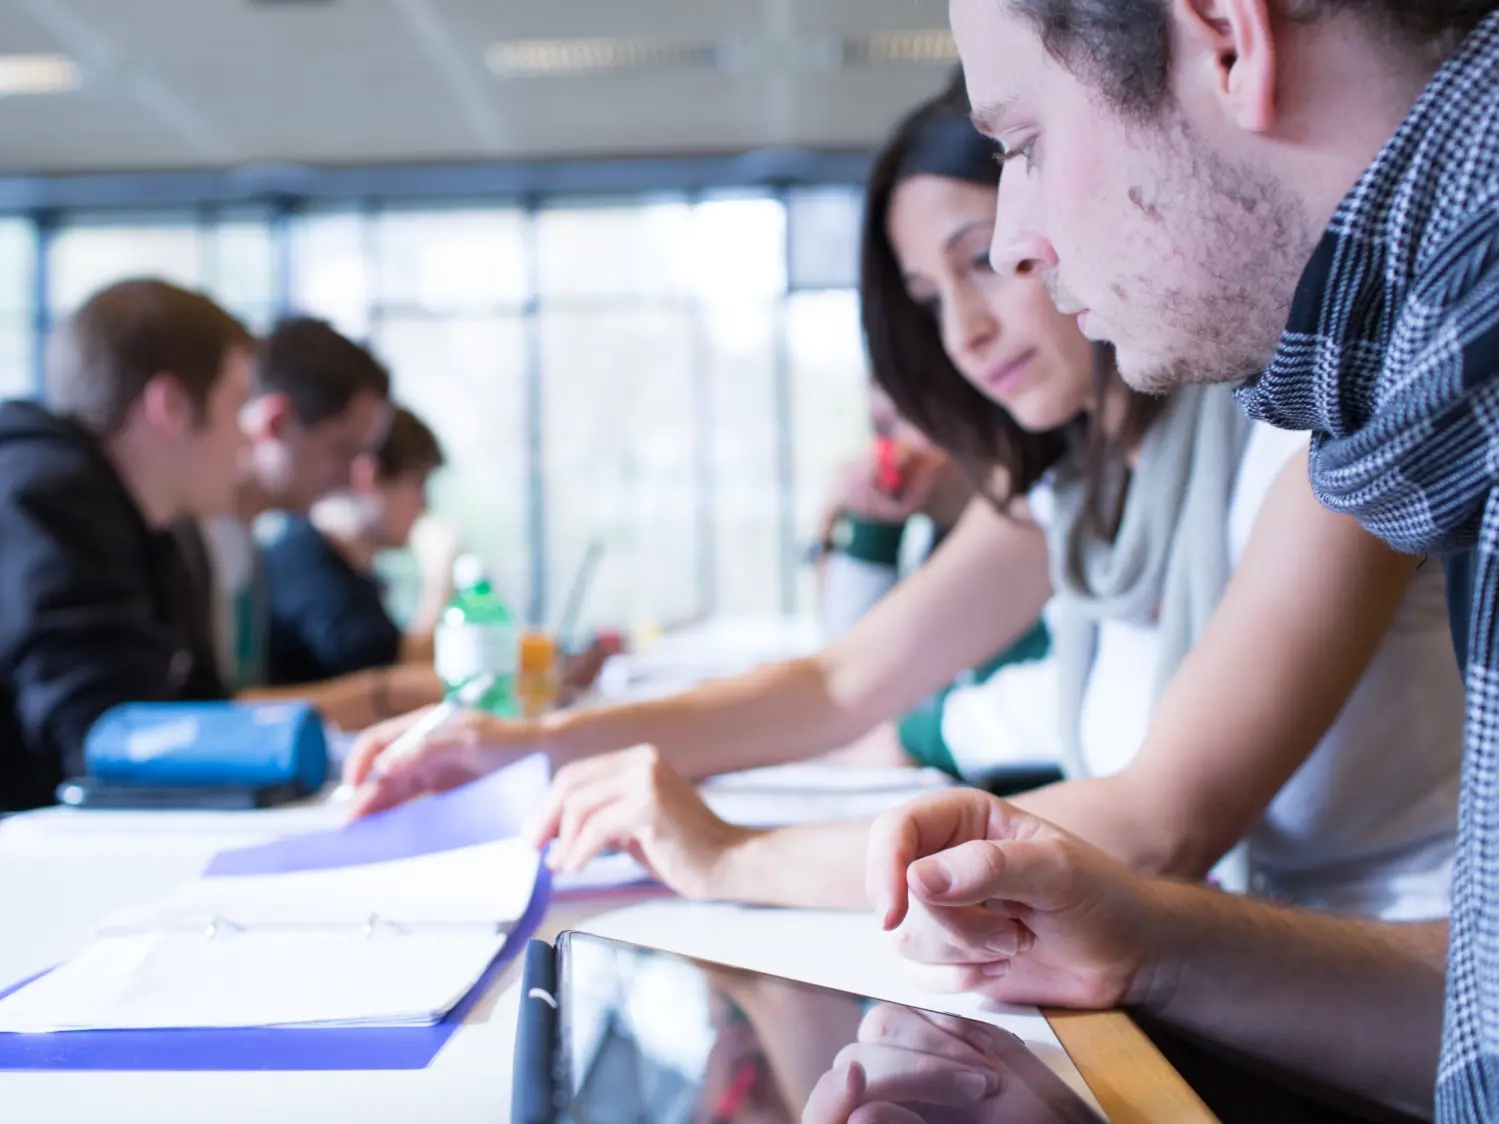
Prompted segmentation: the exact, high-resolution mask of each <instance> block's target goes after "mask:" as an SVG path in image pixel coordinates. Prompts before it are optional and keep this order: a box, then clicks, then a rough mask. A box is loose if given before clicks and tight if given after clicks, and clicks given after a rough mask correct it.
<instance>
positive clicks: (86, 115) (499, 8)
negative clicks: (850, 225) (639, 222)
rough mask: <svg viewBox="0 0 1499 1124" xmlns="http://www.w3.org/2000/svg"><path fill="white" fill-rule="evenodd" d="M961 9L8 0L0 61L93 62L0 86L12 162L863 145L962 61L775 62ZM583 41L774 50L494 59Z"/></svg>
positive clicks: (1, 9)
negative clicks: (653, 60)
mask: <svg viewBox="0 0 1499 1124" xmlns="http://www.w3.org/2000/svg"><path fill="white" fill-rule="evenodd" d="M946 16H947V5H946V3H945V2H944V0H322V2H316V3H308V2H302V3H287V2H285V0H283V2H282V3H272V4H269V5H268V4H264V3H257V2H255V0H0V54H8V53H20V52H56V53H61V54H64V55H67V56H70V57H72V58H73V59H75V60H76V61H77V62H78V63H79V65H80V66H81V68H82V73H83V76H84V82H83V85H82V88H80V89H78V90H76V91H72V92H68V93H60V94H47V95H39V96H21V97H9V98H3V99H0V174H17V173H26V172H70V171H97V170H118V169H131V170H140V169H163V170H168V169H182V168H209V167H224V166H231V165H240V164H247V163H249V164H260V163H279V162H287V161H290V162H296V163H311V164H320V165H348V164H367V163H385V162H408V161H427V160H493V159H496V158H506V157H525V158H535V157H578V156H603V155H612V154H681V153H691V152H735V151H743V150H748V149H755V148H761V147H765V146H785V145H791V146H802V147H809V148H864V147H867V146H869V145H871V144H872V143H874V142H875V141H876V140H877V139H878V138H879V137H880V136H881V135H882V133H883V132H884V131H885V130H886V129H887V128H888V126H889V125H890V123H891V121H893V120H894V119H895V117H896V116H897V115H898V114H899V113H900V112H901V111H902V110H904V109H905V108H907V107H908V106H909V105H911V104H912V103H914V102H915V101H917V100H918V99H920V98H921V97H923V96H925V95H926V94H928V93H930V92H931V91H932V90H933V89H934V88H936V87H937V86H938V85H939V84H940V83H941V81H942V80H943V77H944V74H945V73H946V65H947V64H944V63H911V62H901V63H886V64H881V65H871V64H858V63H849V64H846V65H843V64H838V63H836V62H834V63H825V64H819V63H807V62H801V63H797V62H784V61H776V60H779V59H784V58H785V57H786V56H787V55H788V53H789V54H790V55H792V56H795V55H796V54H797V48H798V46H800V47H802V48H807V47H808V46H809V45H813V46H815V45H819V44H821V45H823V46H827V45H828V44H837V43H838V42H840V41H844V40H848V39H857V38H858V37H860V36H865V35H869V34H872V33H881V32H888V31H896V30H916V29H932V28H942V27H943V26H944V25H945V22H946ZM574 38H590V39H592V38H626V39H630V40H639V39H652V40H666V41H669V42H690V43H702V44H713V45H715V46H717V47H721V48H725V49H727V50H729V51H738V52H739V54H738V56H736V57H743V56H744V54H745V53H746V52H748V54H749V55H750V56H751V57H755V58H759V59H762V60H764V59H766V58H767V56H768V57H769V60H770V61H761V62H759V63H757V64H755V65H752V66H750V67H748V68H747V69H746V68H739V69H733V70H720V69H715V68H711V67H706V66H699V67H696V68H693V67H666V68H658V69H643V70H631V71H618V72H612V73H594V74H586V75H571V76H525V77H515V76H509V77H497V76H496V75H494V74H493V73H492V72H491V71H490V70H489V69H488V68H487V66H486V64H485V51H486V49H487V48H488V47H489V46H490V45H491V44H492V43H494V42H497V41H506V42H509V41H524V40H534V39H574ZM835 54H836V52H835Z"/></svg>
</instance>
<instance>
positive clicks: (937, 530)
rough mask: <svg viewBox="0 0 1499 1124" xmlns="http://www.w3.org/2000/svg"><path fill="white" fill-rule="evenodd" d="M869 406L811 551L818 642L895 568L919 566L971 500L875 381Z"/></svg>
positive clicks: (888, 584)
mask: <svg viewBox="0 0 1499 1124" xmlns="http://www.w3.org/2000/svg"><path fill="white" fill-rule="evenodd" d="M869 407H870V408H869V417H870V423H871V427H872V428H873V430H874V438H875V439H874V441H873V442H872V443H871V445H870V447H869V448H868V449H867V450H865V451H864V452H863V453H862V454H860V455H859V456H857V457H855V458H853V459H852V460H850V461H848V462H847V463H846V464H844V465H843V466H842V467H841V469H840V470H839V472H838V474H837V476H836V478H835V480H834V482H833V488H832V494H831V495H830V497H829V499H828V502H827V505H826V507H825V508H824V511H823V516H822V520H821V527H820V534H819V541H818V543H817V545H816V548H815V549H816V556H817V566H818V586H819V599H820V601H821V606H820V613H821V617H822V635H823V640H824V642H831V641H833V640H836V639H837V638H838V637H840V636H842V635H843V634H844V633H845V632H847V631H848V630H849V629H850V628H852V627H853V626H854V625H855V624H857V623H858V621H859V619H860V618H861V617H863V616H864V614H865V613H867V612H868V611H869V610H870V609H872V608H874V606H875V604H876V602H878V601H879V600H880V598H882V597H883V596H885V594H887V593H889V592H890V591H891V590H892V589H894V588H895V585H896V583H897V582H899V581H900V579H901V577H902V570H903V568H908V567H909V565H910V564H911V562H912V561H913V560H914V561H915V563H916V564H918V565H919V564H920V563H921V562H923V561H925V559H926V558H927V557H928V556H930V554H931V553H932V551H934V550H936V549H937V547H938V546H940V545H941V543H942V540H943V539H944V538H946V537H947V534H948V532H949V531H951V530H952V529H953V527H955V526H956V525H957V522H958V520H959V519H960V518H961V517H962V515H963V509H964V508H965V507H967V506H968V501H969V500H971V499H972V498H973V495H974V487H973V483H972V481H970V480H969V479H968V478H967V477H966V476H964V474H963V471H962V469H961V468H959V467H958V465H957V464H956V463H954V461H953V459H952V458H951V457H949V456H948V455H947V452H946V451H945V450H943V449H941V448H939V447H938V446H936V445H934V444H933V443H932V442H931V441H930V440H928V439H927V437H926V435H925V434H924V433H922V432H921V430H919V429H917V428H916V427H915V426H913V425H912V424H911V423H910V422H908V421H906V420H905V419H904V418H902V417H901V416H900V414H899V413H897V412H896V409H895V406H894V404H892V403H891V401H890V397H889V395H887V394H886V393H885V392H884V390H882V389H881V388H880V387H879V386H878V384H876V385H872V386H871V387H870V391H869ZM923 538H924V539H925V541H921V540H922V539H923ZM913 556H915V557H914V559H913Z"/></svg>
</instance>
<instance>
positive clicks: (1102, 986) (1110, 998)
mask: <svg viewBox="0 0 1499 1124" xmlns="http://www.w3.org/2000/svg"><path fill="white" fill-rule="evenodd" d="M866 888H867V891H868V894H869V899H870V902H871V904H872V905H873V906H874V909H875V911H876V913H877V914H878V915H879V916H880V917H881V918H882V920H883V924H884V926H885V928H886V929H888V930H895V933H894V938H895V942H896V946H897V948H898V949H899V951H900V952H901V954H902V955H903V956H905V957H907V958H908V959H910V960H913V961H915V962H916V963H918V964H920V965H925V966H927V970H926V971H925V972H924V975H925V978H926V980H927V982H928V984H929V985H931V986H937V987H941V988H945V989H949V990H964V991H979V992H982V993H983V994H985V995H987V996H989V997H991V998H994V999H996V1000H1000V1001H1003V1002H1012V1003H1034V1004H1045V1005H1051V1006H1062V1007H1083V1008H1106V1007H1115V1006H1118V1005H1120V1004H1122V1003H1127V1002H1130V1001H1132V1000H1134V999H1138V998H1140V997H1141V995H1142V992H1143V991H1144V989H1145V988H1146V987H1147V986H1148V985H1149V982H1150V981H1149V979H1148V976H1149V972H1150V957H1149V953H1150V950H1151V937H1150V919H1151V917H1152V907H1153V898H1152V886H1151V883H1150V882H1149V881H1148V880H1147V879H1144V878H1142V877H1141V876H1139V875H1136V874H1135V873H1133V872H1132V871H1130V870H1129V869H1127V868H1126V867H1124V866H1122V865H1120V864H1118V863H1116V862H1115V861H1114V860H1112V859H1110V858H1108V857H1107V856H1106V855H1104V854H1103V853H1102V852H1100V851H1097V850H1095V849H1094V848H1092V847H1090V846H1088V845H1087V844H1085V843H1082V842H1081V841H1079V840H1077V839H1075V838H1073V837H1072V836H1070V835H1068V834H1067V833H1066V832H1063V831H1061V830H1060V829H1058V828H1055V827H1053V826H1052V825H1050V824H1048V823H1046V822H1044V821H1042V820H1038V819H1036V818H1035V817H1033V816H1029V815H1027V814H1025V813H1023V812H1021V811H1019V810H1017V809H1015V808H1013V807H1011V806H1010V805H1008V804H1006V803H1004V802H1003V801H1001V800H998V799H996V798H994V797H992V796H988V795H986V794H984V793H982V792H978V791H975V790H972V789H954V790H951V791H948V792H941V793H934V794H932V795H931V796H926V797H923V798H921V799H918V800H916V801H914V802H912V803H910V804H907V805H905V806H904V807H902V808H899V809H896V810H894V811H891V812H887V813H886V814H885V815H883V816H881V817H880V818H879V819H878V820H876V821H875V823H874V826H873V827H872V828H871V830H870V835H869V858H868V866H867V870H866Z"/></svg>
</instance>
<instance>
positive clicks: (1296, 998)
mask: <svg viewBox="0 0 1499 1124" xmlns="http://www.w3.org/2000/svg"><path fill="white" fill-rule="evenodd" d="M1158 893H1159V904H1160V906H1161V908H1160V909H1159V910H1158V911H1157V916H1156V917H1155V918H1154V919H1152V920H1151V921H1150V922H1148V925H1149V930H1148V932H1147V934H1146V939H1147V941H1148V943H1149V945H1150V947H1152V948H1153V949H1155V950H1158V957H1157V958H1156V959H1155V961H1154V965H1153V968H1152V970H1151V971H1150V972H1149V973H1148V975H1147V978H1146V981H1145V984H1144V986H1143V988H1142V989H1141V992H1140V994H1139V995H1138V996H1136V997H1135V998H1136V999H1137V1001H1138V1005H1139V1006H1141V1007H1143V1008H1144V1009H1146V1010H1147V1011H1149V1012H1150V1013H1151V1014H1154V1015H1156V1016H1158V1017H1160V1018H1162V1019H1164V1020H1165V1021H1167V1022H1169V1023H1171V1024H1173V1025H1175V1026H1177V1027H1180V1028H1182V1029H1184V1030H1188V1031H1191V1032H1194V1033H1196V1034H1198V1035H1200V1036H1201V1037H1203V1038H1205V1039H1209V1040H1211V1041H1214V1042H1217V1043H1220V1044H1222V1045H1224V1046H1227V1047H1230V1048H1232V1049H1234V1050H1236V1051H1239V1052H1242V1053H1245V1054H1249V1055H1252V1056H1254V1057H1258V1058H1262V1059H1264V1060H1265V1061H1267V1062H1271V1063H1273V1064H1275V1065H1277V1066H1280V1067H1282V1068H1285V1069H1288V1070H1291V1071H1294V1072H1297V1073H1301V1074H1304V1075H1306V1076H1308V1077H1310V1078H1313V1079H1315V1080H1317V1081H1320V1082H1324V1083H1327V1084H1330V1085H1333V1086H1335V1087H1337V1088H1340V1089H1345V1090H1347V1091H1349V1092H1353V1093H1357V1094H1360V1095H1362V1096H1365V1097H1368V1098H1371V1099H1373V1100H1376V1101H1380V1102H1382V1103H1384V1104H1388V1105H1390V1106H1392V1107H1396V1108H1400V1109H1402V1110H1404V1111H1406V1112H1411V1113H1416V1114H1419V1115H1423V1116H1429V1115H1430V1114H1431V1112H1432V1091H1433V1088H1434V1086H1435V1084H1436V1068H1437V1054H1438V1050H1439V1048H1440V1045H1441V1034H1442V1000H1443V993H1444V977H1445V967H1446V950H1447V925H1446V922H1429V923H1424V924H1403V925H1396V924H1389V923H1381V922H1377V921H1366V920H1355V919H1348V918H1339V917H1332V916H1329V915H1326V914H1317V913H1312V912H1309V911H1305V910H1290V909H1282V908H1279V907H1276V906H1273V905H1268V904H1266V903H1263V902H1257V901H1253V900H1250V899H1244V898H1238V897H1234V896H1231V895H1226V894H1219V893H1217V892H1215V891H1212V890H1207V889H1204V888H1202V887H1198V886H1191V885H1185V884H1179V883H1163V884H1161V885H1160V886H1159V890H1158Z"/></svg>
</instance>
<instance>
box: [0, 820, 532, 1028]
mask: <svg viewBox="0 0 1499 1124" xmlns="http://www.w3.org/2000/svg"><path fill="white" fill-rule="evenodd" d="M538 861H539V859H538V856H537V855H536V853H535V852H534V851H533V850H531V848H530V847H528V846H527V845H526V844H525V843H524V842H522V841H520V840H514V839H508V840H500V841H496V842H488V843H480V844H475V845H471V846H467V847H459V848H455V849H452V850H447V851H442V852H438V853H434V854H426V855H420V856H417V857H413V858H402V859H394V860H389V861H385V862H374V863H366V864H363V865H359V866H348V867H340V868H330V869H320V870H304V871H296V872H293V873H272V874H259V875H246V876H241V877H232V878H229V877H204V878H200V879H198V880H197V881H196V882H193V883H190V884H189V885H187V886H186V887H184V888H183V889H182V890H180V891H178V892H177V893H175V894H172V895H170V896H168V897H166V898H164V899H161V900H159V901H156V902H153V903H150V904H148V905H146V906H142V907H137V908H133V909H130V910H126V911H124V912H122V913H118V914H115V915H114V916H112V917H110V918H108V919H107V920H106V921H105V922H104V924H103V925H102V926H101V928H100V929H99V931H98V934H97V936H96V938H95V940H94V941H93V942H92V943H90V944H89V945H88V946H87V947H86V948H85V949H83V951H82V952H80V953H79V954H78V955H77V956H75V957H73V958H72V959H71V960H69V961H68V962H67V963H66V964H64V965H62V966H61V967H59V968H57V969H55V970H54V971H52V972H49V973H48V974H47V975H45V976H42V977H41V978H40V979H38V980H36V981H34V982H33V983H31V984H29V985H27V986H26V987H24V988H21V989H20V990H19V991H17V992H14V993H13V994H11V995H10V996H8V997H6V998H5V999H3V1000H0V1031H11V1032H22V1033H41V1032H58V1031H78V1030H131V1029H134V1030H141V1029H179V1028H181V1029H187V1028H215V1029H223V1028H240V1027H358V1026H429V1025H432V1024H435V1023H437V1022H438V1021H440V1020H441V1019H442V1017H443V1016H444V1015H445V1014H447V1012H448V1011H450V1010H451V1009H452V1008H453V1007H454V1006H455V1005H456V1004H457V1003H458V1002H459V1001H460V1000H461V999H462V998H463V997H464V996H465V995H466V994H467V993H468V992H469V991H470V990H471V989H472V988H473V987H474V985H475V984H476V983H477V982H478V981H479V978H480V977H481V976H482V975H483V974H484V972H485V969H486V968H488V966H489V964H490V963H491V962H492V961H493V960H494V959H495V957H496V956H498V955H499V953H500V951H501V950H502V949H503V948H504V946H505V942H506V939H507V937H508V934H509V932H510V930H511V929H512V927H513V926H514V924H515V922H516V921H517V920H519V919H520V918H521V917H522V915H523V914H524V913H525V911H526V907H527V905H528V904H529V902H530V899H531V894H532V891H533V888H534V886H535V882H536V877H537V864H538Z"/></svg>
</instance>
